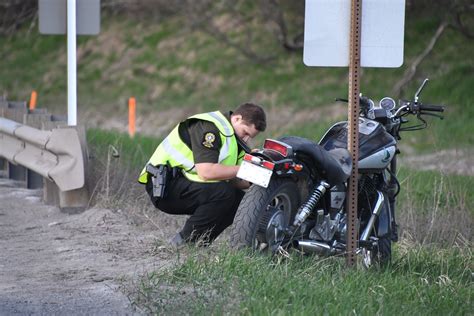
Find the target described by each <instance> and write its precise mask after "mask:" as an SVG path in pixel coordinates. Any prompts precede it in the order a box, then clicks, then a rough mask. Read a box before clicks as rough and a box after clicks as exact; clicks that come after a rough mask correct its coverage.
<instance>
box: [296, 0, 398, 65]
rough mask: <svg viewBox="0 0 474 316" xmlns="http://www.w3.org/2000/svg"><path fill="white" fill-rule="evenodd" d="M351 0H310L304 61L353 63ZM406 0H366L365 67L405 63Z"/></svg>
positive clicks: (363, 54)
mask: <svg viewBox="0 0 474 316" xmlns="http://www.w3.org/2000/svg"><path fill="white" fill-rule="evenodd" d="M350 19H351V0H306V10H305V25H304V51H303V62H304V63H305V65H307V66H329V67H347V66H348V65H349V39H350V34H349V33H350V29H351V28H350ZM404 29H405V0H362V32H361V61H360V63H361V66H362V67H387V68H395V67H400V66H401V65H402V64H403V39H404Z"/></svg>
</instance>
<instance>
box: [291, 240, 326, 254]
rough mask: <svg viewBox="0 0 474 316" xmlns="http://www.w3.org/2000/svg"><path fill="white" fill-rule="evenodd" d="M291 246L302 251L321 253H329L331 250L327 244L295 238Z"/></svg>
mask: <svg viewBox="0 0 474 316" xmlns="http://www.w3.org/2000/svg"><path fill="white" fill-rule="evenodd" d="M293 246H294V247H295V248H297V249H300V250H302V251H304V252H316V253H318V254H321V255H327V254H330V253H331V252H332V250H333V249H332V247H331V246H329V245H328V244H325V243H322V242H319V241H314V240H295V241H294V242H293Z"/></svg>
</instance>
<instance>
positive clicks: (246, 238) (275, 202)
mask: <svg viewBox="0 0 474 316" xmlns="http://www.w3.org/2000/svg"><path fill="white" fill-rule="evenodd" d="M299 205H300V194H299V191H298V186H297V184H296V182H295V181H293V180H292V179H290V178H285V179H272V181H271V182H270V184H269V185H268V187H267V188H263V187H260V186H257V185H253V186H252V187H250V189H249V190H248V191H247V192H246V194H245V196H244V197H243V199H242V201H241V202H240V205H239V208H238V210H237V213H236V215H235V218H234V224H233V225H232V227H231V232H230V245H231V247H233V248H247V247H248V248H251V249H253V250H257V251H265V250H268V249H269V248H271V246H272V244H273V245H274V244H275V242H276V240H275V239H277V237H276V236H275V237H271V236H270V237H269V234H268V229H267V228H268V227H269V226H270V224H269V223H270V221H271V222H272V223H275V222H278V224H279V225H282V226H284V225H286V226H288V224H289V223H291V221H293V219H294V217H295V213H296V211H297V209H298V207H299ZM270 235H271V234H270ZM272 239H274V240H272Z"/></svg>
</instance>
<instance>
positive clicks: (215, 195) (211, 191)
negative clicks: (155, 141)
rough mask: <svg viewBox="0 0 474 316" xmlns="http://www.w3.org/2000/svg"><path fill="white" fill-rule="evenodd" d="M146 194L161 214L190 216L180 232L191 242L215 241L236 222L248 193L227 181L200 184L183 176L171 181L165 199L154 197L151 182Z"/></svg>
mask: <svg viewBox="0 0 474 316" xmlns="http://www.w3.org/2000/svg"><path fill="white" fill-rule="evenodd" d="M147 192H148V194H149V195H150V197H151V200H152V202H153V204H154V205H155V207H157V208H158V209H160V210H161V211H163V212H165V213H168V214H186V215H191V216H190V217H189V219H188V220H187V221H186V223H185V225H184V227H183V229H182V230H181V232H180V233H181V236H182V237H183V238H184V239H187V240H190V241H195V240H196V239H198V238H202V237H205V238H206V239H208V240H209V241H212V240H214V239H215V238H216V237H217V236H219V234H220V233H222V231H224V229H226V228H227V227H228V226H230V225H231V224H232V222H233V221H234V216H235V213H236V211H237V208H238V207H239V204H240V201H241V200H242V198H243V196H244V193H245V192H244V191H242V190H239V189H237V188H235V187H234V186H232V185H231V184H230V183H228V182H225V181H219V182H213V183H199V182H193V181H189V180H188V179H187V178H185V177H183V176H181V177H177V178H174V179H172V180H171V182H170V184H169V187H168V189H167V196H166V198H164V199H159V198H158V199H157V198H154V197H152V195H151V192H152V186H151V181H148V184H147Z"/></svg>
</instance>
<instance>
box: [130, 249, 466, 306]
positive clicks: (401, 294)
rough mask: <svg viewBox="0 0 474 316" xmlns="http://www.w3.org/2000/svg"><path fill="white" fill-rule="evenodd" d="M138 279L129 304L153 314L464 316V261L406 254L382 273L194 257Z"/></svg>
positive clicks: (440, 254) (449, 254)
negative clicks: (137, 284) (404, 315)
mask: <svg viewBox="0 0 474 316" xmlns="http://www.w3.org/2000/svg"><path fill="white" fill-rule="evenodd" d="M190 252H191V253H190V254H189V255H188V256H187V258H186V259H185V260H184V261H183V262H180V263H178V264H177V265H175V266H174V267H173V268H170V269H167V270H164V271H160V272H155V273H152V274H149V275H147V276H145V277H144V278H142V280H141V283H140V285H139V287H138V289H137V291H136V292H135V293H133V295H132V296H131V299H132V302H133V303H134V304H136V306H138V307H140V308H141V309H143V310H145V311H147V312H151V313H155V314H163V313H164V314H168V313H171V314H177V312H176V311H178V310H179V313H180V314H183V313H184V314H192V315H209V314H214V315H221V314H231V315H349V314H356V315H401V314H408V315H468V314H470V313H471V312H472V307H473V306H472V290H473V288H472V275H471V270H470V269H471V268H472V253H471V252H470V251H469V250H466V249H464V250H461V249H451V250H443V251H440V250H436V249H420V248H416V249H412V250H410V251H408V252H406V253H400V252H398V253H396V255H395V259H394V261H393V263H392V266H390V267H389V268H387V269H381V270H377V269H374V270H371V271H365V270H357V269H355V270H354V269H347V268H346V267H345V265H344V260H342V259H338V258H329V259H317V258H316V257H300V256H299V255H297V254H293V255H291V257H290V258H289V259H283V258H279V259H276V258H274V259H271V258H269V257H266V256H259V255H249V254H248V253H246V252H236V253H233V252H229V251H227V250H225V249H218V250H209V251H204V250H199V251H195V252H193V250H191V251H190Z"/></svg>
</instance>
